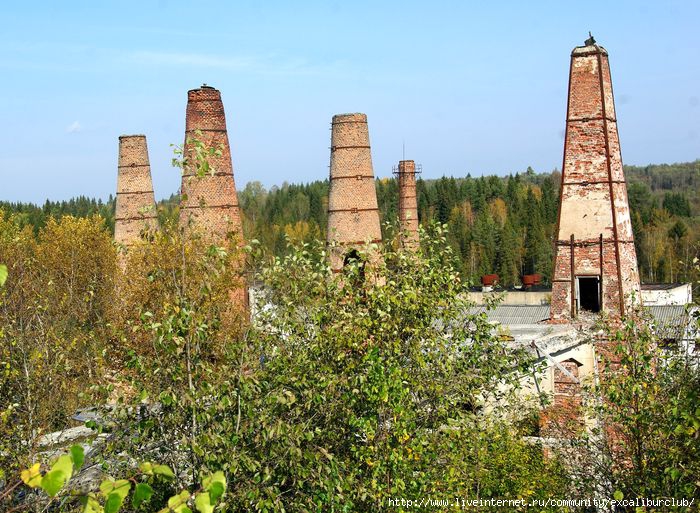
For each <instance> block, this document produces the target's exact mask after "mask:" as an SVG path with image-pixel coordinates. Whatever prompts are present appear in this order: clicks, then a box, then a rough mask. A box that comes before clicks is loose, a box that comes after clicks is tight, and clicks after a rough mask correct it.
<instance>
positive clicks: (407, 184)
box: [397, 160, 418, 248]
mask: <svg viewBox="0 0 700 513" xmlns="http://www.w3.org/2000/svg"><path fill="white" fill-rule="evenodd" d="M397 175H398V182H399V227H400V229H401V243H402V244H403V245H404V247H407V248H408V247H415V246H416V245H417V244H418V201H417V199H416V164H415V162H413V161H412V160H401V161H399V168H398V173H397Z"/></svg>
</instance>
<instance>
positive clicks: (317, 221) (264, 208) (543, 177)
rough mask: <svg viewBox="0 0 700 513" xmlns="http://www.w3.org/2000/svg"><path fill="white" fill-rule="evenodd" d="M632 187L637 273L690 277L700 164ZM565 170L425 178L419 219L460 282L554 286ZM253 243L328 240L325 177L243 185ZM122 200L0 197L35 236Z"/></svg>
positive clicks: (393, 191)
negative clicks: (450, 253)
mask: <svg viewBox="0 0 700 513" xmlns="http://www.w3.org/2000/svg"><path fill="white" fill-rule="evenodd" d="M625 175H626V178H627V182H628V184H627V191H628V196H629V202H630V209H631V212H632V223H633V229H634V235H635V243H636V244H635V245H636V250H637V259H638V262H639V270H640V274H641V279H642V282H643V283H673V282H685V281H693V280H694V278H695V277H694V276H693V268H692V266H691V265H690V264H691V263H692V260H693V258H694V257H695V256H696V255H697V243H698V240H699V239H700V219H699V216H700V194H699V193H698V191H700V160H696V161H694V162H687V163H679V164H658V165H648V166H625ZM560 177H561V175H560V173H559V172H558V171H556V170H555V171H553V172H551V173H541V172H535V171H534V170H533V169H532V168H530V167H528V168H527V170H525V171H524V172H521V173H515V174H510V175H508V176H505V177H501V176H496V175H484V176H480V177H472V176H471V175H467V176H465V177H459V178H458V177H444V176H443V177H442V178H439V179H427V180H422V179H419V180H418V182H417V188H418V191H417V193H418V217H419V219H420V221H421V223H423V224H428V223H429V222H431V221H438V222H440V223H442V224H447V225H448V228H449V242H450V245H451V246H452V248H453V250H454V254H455V258H456V259H457V261H456V262H455V265H456V266H457V268H458V269H460V272H461V275H462V277H463V278H466V279H469V280H471V282H472V283H478V282H479V278H480V277H481V276H483V275H484V274H491V273H497V274H498V275H499V277H500V283H501V285H503V286H505V287H510V286H513V285H518V284H519V283H520V280H521V277H522V276H523V275H525V274H534V273H538V274H541V275H542V277H543V282H544V283H545V284H547V283H549V280H550V279H551V267H552V260H553V245H552V241H553V236H554V231H555V229H556V222H557V208H558V195H559V182H560ZM376 188H377V199H378V202H379V208H380V211H381V217H382V221H383V223H384V226H383V230H384V232H385V233H384V235H385V236H387V235H389V234H388V233H387V231H388V230H392V229H395V227H396V219H397V208H398V207H397V194H398V189H397V182H396V180H395V179H393V178H380V179H377V181H376ZM239 201H240V204H241V207H242V209H243V214H244V230H245V232H246V233H245V236H246V239H247V240H252V239H256V240H258V241H259V242H260V243H261V245H262V247H263V248H265V249H266V250H267V251H268V252H269V253H270V254H273V255H277V256H279V255H282V254H283V253H284V252H285V251H286V248H287V239H289V240H291V241H292V242H310V241H312V240H314V239H321V240H323V239H325V236H326V233H325V232H326V223H327V214H326V207H327V202H328V180H323V181H321V180H319V181H315V182H311V183H307V184H289V183H286V182H285V183H283V184H282V185H281V186H273V187H272V188H271V189H270V190H269V191H268V190H266V189H265V188H264V187H263V186H262V184H261V183H260V182H257V181H254V182H249V183H248V184H247V185H246V186H245V188H243V189H242V190H239ZM177 204H178V197H177V196H176V195H173V196H171V197H170V198H168V199H165V200H162V201H160V202H159V209H158V210H159V216H160V217H161V221H164V220H166V219H168V218H175V217H176V216H177V214H178V208H177ZM114 206H115V200H114V198H113V197H110V198H109V199H108V200H107V201H106V202H103V201H101V200H96V199H92V198H87V197H82V196H81V197H78V198H74V199H71V200H69V201H49V200H47V201H46V203H44V205H43V206H41V207H39V206H36V205H33V204H27V203H7V202H0V208H2V209H3V210H5V211H6V212H8V213H10V212H12V213H15V214H19V215H20V218H21V220H22V222H23V223H25V224H27V225H31V226H32V227H33V228H34V230H35V232H38V230H39V229H40V228H41V227H43V226H44V225H45V224H46V222H47V220H48V219H49V218H51V217H53V218H60V217H62V216H64V215H72V216H75V217H86V216H90V215H92V214H95V213H97V214H99V215H100V216H102V217H103V218H104V219H105V220H106V224H107V226H108V227H109V228H110V229H112V230H113V229H114Z"/></svg>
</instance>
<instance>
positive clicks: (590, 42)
mask: <svg viewBox="0 0 700 513" xmlns="http://www.w3.org/2000/svg"><path fill="white" fill-rule="evenodd" d="M583 44H585V45H586V46H593V45H594V44H595V38H594V37H593V34H591V31H590V30H589V31H588V39H586V41H585V42H584V43H583Z"/></svg>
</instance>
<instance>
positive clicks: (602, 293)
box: [551, 39, 640, 322]
mask: <svg viewBox="0 0 700 513" xmlns="http://www.w3.org/2000/svg"><path fill="white" fill-rule="evenodd" d="M587 43H588V44H587V45H586V46H581V47H577V48H575V49H574V50H573V52H572V54H571V68H570V75H569V100H568V110H567V117H566V137H565V143H564V162H563V166H562V176H561V196H560V200H559V221H558V227H557V236H556V240H555V244H556V247H555V251H556V257H555V265H554V273H553V283H552V304H551V317H552V320H553V321H555V322H556V321H565V320H566V319H570V318H572V317H576V316H577V315H578V313H579V310H580V308H581V305H582V303H581V301H582V299H581V295H582V294H584V293H586V294H587V293H590V290H589V291H586V290H584V287H583V285H581V283H582V281H581V278H583V279H584V280H585V279H586V278H594V279H597V280H598V281H597V286H598V287H599V288H598V291H599V292H598V293H597V294H598V299H597V301H598V308H599V309H600V310H601V311H605V312H607V313H608V314H612V315H620V314H621V313H622V312H623V311H624V310H625V309H626V307H627V306H629V302H630V300H631V298H632V297H633V296H635V297H636V298H637V299H638V298H639V297H640V296H639V295H640V286H639V273H638V270H637V257H636V254H635V250H634V238H633V235H632V223H631V218H630V210H629V203H628V201H627V187H626V184H625V176H624V173H623V170H622V158H621V154H620V141H619V137H618V132H617V119H616V115H615V105H614V100H613V90H612V82H611V78H610V67H609V64H608V52H607V51H606V50H605V49H604V48H603V47H601V46H599V45H597V44H595V42H593V41H592V39H591V40H589V41H587ZM587 283H590V286H591V287H595V286H596V283H595V280H593V281H587ZM585 299H586V298H584V299H583V300H585Z"/></svg>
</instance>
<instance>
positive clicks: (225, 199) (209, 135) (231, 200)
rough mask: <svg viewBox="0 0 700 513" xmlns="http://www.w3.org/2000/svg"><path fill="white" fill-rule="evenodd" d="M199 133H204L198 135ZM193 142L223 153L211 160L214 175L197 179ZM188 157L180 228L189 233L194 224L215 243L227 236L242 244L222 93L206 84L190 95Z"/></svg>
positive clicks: (186, 143)
mask: <svg viewBox="0 0 700 513" xmlns="http://www.w3.org/2000/svg"><path fill="white" fill-rule="evenodd" d="M197 131H199V132H201V133H200V134H199V135H198V134H197ZM191 138H193V139H198V140H199V141H201V142H202V143H203V144H204V145H205V147H207V148H215V149H217V148H218V149H220V150H221V155H220V156H218V157H210V158H209V164H210V165H211V167H212V168H213V170H214V173H213V174H211V173H207V174H206V175H205V176H202V177H198V176H197V169H196V166H195V159H194V158H193V152H192V149H193V148H192V144H190V143H188V141H189V140H190V139H191ZM185 156H186V157H187V158H188V159H189V161H190V162H189V165H186V166H185V169H184V170H183V174H182V188H181V192H182V194H183V200H182V201H181V203H180V226H181V227H183V228H185V229H187V227H189V226H190V223H192V224H193V225H196V226H198V227H199V228H201V229H202V230H203V231H205V232H206V233H208V234H210V235H211V236H212V237H213V238H215V239H221V240H223V239H224V238H225V237H226V236H227V234H229V233H234V234H235V235H237V236H238V237H239V238H240V239H241V240H242V237H243V229H242V228H243V227H242V222H241V212H240V208H239V206H238V197H237V195H236V184H235V182H234V179H233V166H232V164H231V149H230V148H229V144H228V135H227V133H226V116H225V114H224V104H223V103H222V102H221V93H220V92H219V91H218V90H216V89H214V88H213V87H210V86H208V85H206V84H204V85H203V86H202V87H200V88H199V89H192V90H191V91H188V92H187V118H186V121H185Z"/></svg>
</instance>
